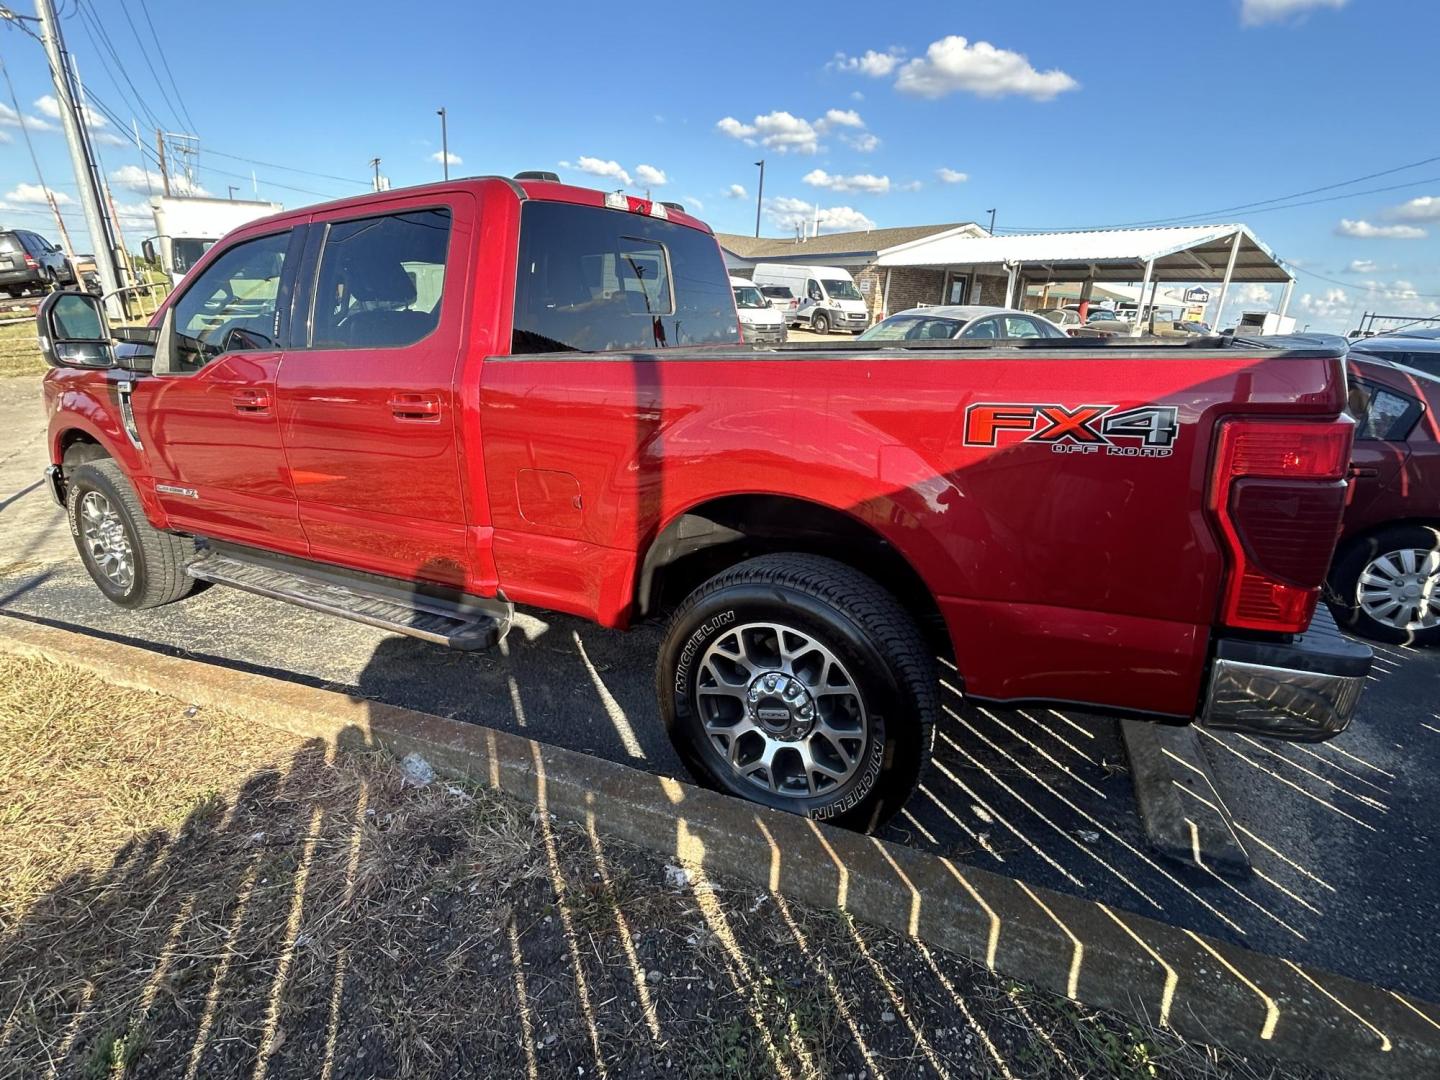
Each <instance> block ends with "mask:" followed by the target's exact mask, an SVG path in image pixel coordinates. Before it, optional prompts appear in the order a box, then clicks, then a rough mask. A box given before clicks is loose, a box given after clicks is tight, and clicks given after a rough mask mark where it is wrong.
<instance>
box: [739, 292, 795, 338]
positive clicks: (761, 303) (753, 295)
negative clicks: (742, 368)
mask: <svg viewBox="0 0 1440 1080" xmlns="http://www.w3.org/2000/svg"><path fill="white" fill-rule="evenodd" d="M730 290H731V291H732V292H733V293H734V294H735V311H736V313H737V314H738V315H739V316H740V332H741V335H742V336H743V337H744V339H745V340H746V341H747V342H758V343H764V344H774V343H776V342H780V341H784V340H785V339H786V337H788V336H789V335H788V333H787V331H786V329H785V315H784V313H783V312H782V311H781V310H780V309H779V308H777V307H773V306H772V305H771V304H770V301H768V300H766V299H765V297H764V296H762V295H761V294H760V287H759V286H758V285H756V284H755V282H753V281H747V280H745V278H742V277H732V278H731V279H730Z"/></svg>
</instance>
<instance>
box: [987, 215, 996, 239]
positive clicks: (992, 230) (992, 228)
mask: <svg viewBox="0 0 1440 1080" xmlns="http://www.w3.org/2000/svg"><path fill="white" fill-rule="evenodd" d="M985 212H986V213H987V214H989V215H990V235H991V236H994V235H995V211H994V210H993V209H991V210H987V211H985Z"/></svg>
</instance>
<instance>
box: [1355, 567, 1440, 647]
mask: <svg viewBox="0 0 1440 1080" xmlns="http://www.w3.org/2000/svg"><path fill="white" fill-rule="evenodd" d="M1356 591H1357V595H1356V600H1357V601H1358V602H1359V604H1360V607H1361V609H1362V610H1364V612H1365V614H1367V615H1369V616H1370V617H1371V618H1372V619H1374V620H1375V621H1376V622H1378V623H1383V624H1384V625H1385V626H1390V627H1394V628H1395V629H1396V630H1428V629H1430V628H1431V627H1434V626H1440V550H1430V551H1426V550H1423V549H1419V548H1402V549H1401V550H1399V551H1391V552H1387V553H1386V554H1384V555H1378V556H1376V557H1375V558H1374V559H1372V560H1371V561H1370V563H1369V564H1368V565H1367V566H1366V567H1365V569H1364V570H1362V571H1361V572H1360V583H1359V585H1358V586H1357V590H1356Z"/></svg>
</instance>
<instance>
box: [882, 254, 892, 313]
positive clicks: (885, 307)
mask: <svg viewBox="0 0 1440 1080" xmlns="http://www.w3.org/2000/svg"><path fill="white" fill-rule="evenodd" d="M889 317H890V267H888V266H887V267H886V268H885V290H884V291H883V292H882V293H881V294H880V318H882V319H888V318H889Z"/></svg>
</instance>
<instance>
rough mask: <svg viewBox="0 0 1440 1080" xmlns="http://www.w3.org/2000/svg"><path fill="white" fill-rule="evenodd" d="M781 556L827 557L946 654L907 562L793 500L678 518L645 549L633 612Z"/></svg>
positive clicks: (832, 516)
mask: <svg viewBox="0 0 1440 1080" xmlns="http://www.w3.org/2000/svg"><path fill="white" fill-rule="evenodd" d="M779 552H797V553H804V554H811V555H824V556H828V557H830V558H832V559H836V560H837V561H839V562H843V563H845V564H846V565H848V566H851V567H853V568H854V569H856V570H858V571H860V572H861V573H863V574H865V575H867V576H869V577H871V578H873V579H874V580H875V581H877V582H879V583H880V584H881V585H883V586H884V587H885V588H886V589H888V590H889V591H890V592H892V593H893V594H894V595H895V596H896V598H897V599H898V600H899V601H900V603H901V604H902V605H903V606H904V607H905V608H906V610H907V611H909V612H910V613H911V614H912V615H913V616H914V618H915V621H916V622H917V623H918V624H919V626H920V630H921V632H922V633H923V634H924V635H925V638H926V641H927V643H928V644H930V645H931V646H932V647H934V648H935V649H936V651H937V653H938V654H939V655H943V656H946V657H950V656H951V653H952V648H951V643H950V636H949V633H948V631H947V630H946V626H945V620H944V617H943V616H942V614H941V612H940V607H939V604H938V603H937V602H936V598H935V596H934V594H933V593H932V592H931V590H930V587H929V586H928V585H927V584H926V583H925V580H924V578H922V577H921V575H920V573H919V572H918V571H917V570H916V569H915V567H914V566H913V565H912V564H911V562H910V560H909V559H907V558H906V557H905V555H904V554H903V553H902V552H900V551H899V550H898V549H897V548H896V547H895V546H894V545H893V544H892V543H890V542H889V541H888V540H886V539H885V537H884V536H882V535H881V534H880V533H879V532H877V531H876V530H875V529H874V528H873V527H872V526H870V525H869V524H867V523H866V522H864V521H861V520H860V519H859V518H857V517H855V516H853V515H851V514H848V513H846V512H845V511H843V510H837V509H835V508H834V507H832V506H827V505H825V504H824V503H819V502H814V501H812V500H808V499H803V498H799V497H796V496H792V495H777V494H762V493H754V494H730V495H723V496H718V497H715V498H712V499H709V500H706V501H705V502H702V503H699V504H697V505H695V506H692V507H690V508H689V509H687V510H685V511H683V512H681V513H678V514H676V515H675V516H674V517H673V518H671V520H670V521H669V522H668V523H667V524H666V525H665V527H664V528H663V529H661V530H660V532H659V533H658V534H657V535H656V536H655V538H654V539H653V540H652V541H651V542H650V544H649V546H648V547H647V548H646V549H645V553H644V557H643V558H642V559H641V561H640V563H639V567H638V570H637V573H636V575H635V581H634V595H633V604H634V610H635V612H636V613H637V614H638V615H639V616H642V617H643V616H650V615H655V614H658V613H660V612H663V611H665V610H667V609H669V608H671V607H673V606H675V605H677V604H678V603H679V602H680V601H681V600H683V599H684V598H685V597H686V596H687V595H689V593H690V592H691V591H693V590H694V589H695V588H696V587H697V586H699V585H700V584H702V583H703V582H705V581H706V580H708V579H709V578H711V577H713V576H714V575H715V574H718V573H720V572H721V571H723V570H725V569H727V568H729V567H730V566H733V565H735V564H736V563H739V562H742V561H744V560H745V559H749V558H752V557H753V556H756V555H766V554H773V553H779Z"/></svg>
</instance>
